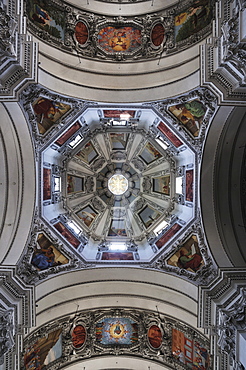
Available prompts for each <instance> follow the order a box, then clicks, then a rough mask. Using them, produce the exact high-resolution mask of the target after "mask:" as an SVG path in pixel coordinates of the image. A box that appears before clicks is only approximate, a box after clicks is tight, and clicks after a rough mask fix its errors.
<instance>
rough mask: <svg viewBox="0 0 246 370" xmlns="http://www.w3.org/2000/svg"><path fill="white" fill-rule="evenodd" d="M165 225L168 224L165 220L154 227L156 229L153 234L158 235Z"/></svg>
mask: <svg viewBox="0 0 246 370" xmlns="http://www.w3.org/2000/svg"><path fill="white" fill-rule="evenodd" d="M167 225H168V223H167V222H166V221H165V220H164V221H162V222H161V223H160V224H159V225H158V226H156V228H155V229H154V233H155V234H156V235H158V234H159V233H160V232H161V231H162V230H163V229H164V227H166V226H167Z"/></svg>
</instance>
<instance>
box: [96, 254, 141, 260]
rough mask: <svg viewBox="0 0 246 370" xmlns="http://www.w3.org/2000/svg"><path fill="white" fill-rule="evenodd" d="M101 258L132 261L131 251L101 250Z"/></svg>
mask: <svg viewBox="0 0 246 370" xmlns="http://www.w3.org/2000/svg"><path fill="white" fill-rule="evenodd" d="M102 260H104V261H117V260H119V261H133V260H134V257H133V253H132V252H103V253H102Z"/></svg>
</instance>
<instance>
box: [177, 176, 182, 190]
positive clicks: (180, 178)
mask: <svg viewBox="0 0 246 370" xmlns="http://www.w3.org/2000/svg"><path fill="white" fill-rule="evenodd" d="M182 187H183V178H182V176H179V177H176V193H177V194H182V193H183V191H182Z"/></svg>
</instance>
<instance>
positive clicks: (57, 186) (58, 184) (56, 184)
mask: <svg viewBox="0 0 246 370" xmlns="http://www.w3.org/2000/svg"><path fill="white" fill-rule="evenodd" d="M60 187H61V178H60V177H57V176H55V177H54V190H55V192H57V191H60Z"/></svg>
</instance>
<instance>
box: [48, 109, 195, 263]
mask: <svg viewBox="0 0 246 370" xmlns="http://www.w3.org/2000/svg"><path fill="white" fill-rule="evenodd" d="M62 131H63V132H62V133H61V131H60V132H59V136H57V137H55V139H54V138H53V139H52V141H50V142H49V143H48V145H46V147H45V149H44V151H43V155H42V157H43V179H44V177H45V176H46V177H51V178H52V180H51V184H52V186H51V189H50V192H51V193H52V201H50V200H48V197H47V196H46V195H47V194H46V192H45V191H44V193H43V208H42V209H43V211H42V213H43V217H44V219H45V220H46V221H47V223H48V224H49V225H50V226H51V227H52V230H53V231H54V232H56V233H57V235H58V237H59V238H62V239H63V242H65V243H66V244H67V245H68V247H69V248H72V249H73V250H75V251H76V253H77V254H78V255H79V256H80V257H81V258H82V260H84V261H88V262H92V261H97V263H99V264H100V263H108V262H109V261H112V262H113V261H114V262H115V261H125V262H128V263H131V264H135V263H137V264H138V263H149V262H150V261H152V260H153V259H155V258H156V257H157V256H159V255H160V254H161V253H163V251H164V250H165V249H166V248H167V245H171V244H170V243H171V241H172V240H173V239H174V238H177V237H178V236H179V235H180V234H181V233H182V232H183V231H184V230H185V229H186V227H187V225H188V224H190V222H192V220H193V219H194V217H195V207H194V202H195V201H196V194H195V191H193V188H194V180H195V174H196V170H197V169H196V153H195V151H194V150H193V148H192V147H191V146H190V144H189V143H188V142H186V140H185V138H184V136H181V137H178V135H179V133H178V132H174V131H173V128H172V129H170V127H169V124H168V120H167V119H166V118H165V117H161V116H160V115H159V114H157V113H156V112H155V111H154V110H153V109H152V108H147V107H145V108H143V107H141V106H134V107H131V106H127V107H115V106H101V107H98V106H95V107H92V106H90V107H87V108H86V109H84V110H83V111H82V112H81V114H80V116H79V117H78V118H77V119H76V121H75V122H74V121H73V122H72V123H70V124H69V125H68V126H66V127H64V129H63V130H62ZM121 181H122V183H121ZM116 188H117V189H116Z"/></svg>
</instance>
